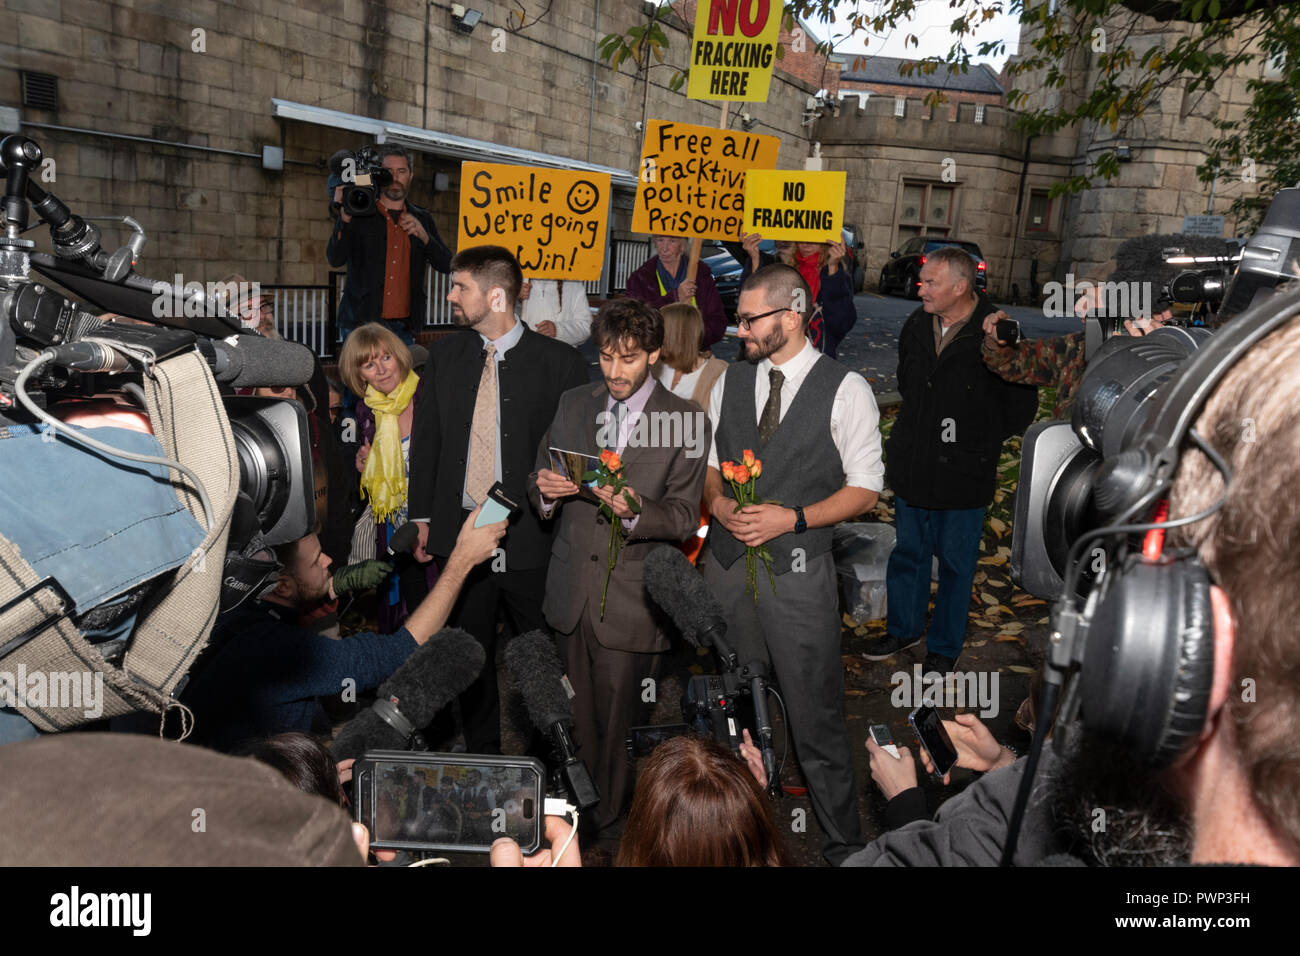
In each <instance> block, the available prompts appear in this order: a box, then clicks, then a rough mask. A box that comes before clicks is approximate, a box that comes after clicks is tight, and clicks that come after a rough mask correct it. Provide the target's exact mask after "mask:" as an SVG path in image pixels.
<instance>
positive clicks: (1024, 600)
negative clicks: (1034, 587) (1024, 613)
mask: <svg viewBox="0 0 1300 956" xmlns="http://www.w3.org/2000/svg"><path fill="white" fill-rule="evenodd" d="M1011 603H1012V604H1014V605H1015V606H1016V607H1031V606H1032V605H1035V604H1046V603H1047V602H1046V601H1044V600H1043V599H1042V598H1036V597H1034V596H1032V595H1029V594H1021V595H1019V596H1018V597H1016V598H1015V599H1014V600H1013V601H1012V602H1011Z"/></svg>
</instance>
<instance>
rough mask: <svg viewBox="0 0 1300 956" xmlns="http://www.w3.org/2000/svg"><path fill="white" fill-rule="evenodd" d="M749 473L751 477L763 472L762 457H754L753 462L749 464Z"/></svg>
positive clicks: (756, 476)
mask: <svg viewBox="0 0 1300 956" xmlns="http://www.w3.org/2000/svg"><path fill="white" fill-rule="evenodd" d="M749 474H750V477H752V478H758V477H760V476H761V475H762V474H763V459H761V458H755V459H754V463H753V464H752V465H750V466H749Z"/></svg>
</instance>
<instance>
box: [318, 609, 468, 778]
mask: <svg viewBox="0 0 1300 956" xmlns="http://www.w3.org/2000/svg"><path fill="white" fill-rule="evenodd" d="M484 659H485V657H484V654H483V645H482V644H480V643H479V642H478V641H476V640H474V638H473V637H471V636H470V635H469V634H467V633H466V632H465V631H462V630H460V629H458V628H444V629H443V630H441V631H439V632H438V633H437V634H435V635H434V636H433V637H432V638H430V639H429V641H428V643H426V644H424V646H422V647H417V648H416V649H415V650H414V651H412V652H411V656H410V657H408V658H407V659H406V661H405V662H404V663H403V664H402V666H401V667H399V668H398V669H397V670H395V671H393V673H392V674H391V675H389V677H388V679H387V680H386V681H384V682H383V683H382V684H380V685H379V689H378V691H376V694H377V696H378V697H379V698H380V699H381V700H387V699H390V698H393V699H396V702H397V708H398V710H400V711H401V712H402V716H404V717H405V718H406V719H407V720H409V721H410V722H411V725H412V726H413V727H415V728H416V729H417V730H418V729H420V728H422V727H427V726H428V725H429V723H430V722H432V720H433V718H434V716H435V715H436V714H437V713H438V711H440V710H442V708H443V707H445V706H447V704H449V703H451V700H452V698H454V697H456V696H457V695H459V694H460V693H461V692H462V691H464V690H465V689H466V688H467V687H469V685H470V684H472V683H474V681H475V680H476V679H477V678H478V675H479V674H480V673H482V671H483V661H484ZM405 746H406V738H405V736H403V735H402V734H399V733H398V732H397V731H396V730H394V729H393V728H392V727H391V726H389V725H388V724H387V723H386V722H385V721H383V720H382V719H381V718H380V717H379V715H378V714H376V713H375V712H374V711H373V710H365V711H362V712H361V713H360V714H358V715H357V716H356V717H354V718H352V719H351V720H349V721H348V722H347V723H346V724H344V725H343V728H342V730H340V731H339V733H338V736H337V737H335V738H334V744H333V745H332V746H331V747H330V750H332V751H333V753H334V755H335V757H337V758H338V759H339V760H346V759H347V758H349V757H359V756H361V755H362V754H363V753H365V752H366V751H367V750H401V749H404V748H405Z"/></svg>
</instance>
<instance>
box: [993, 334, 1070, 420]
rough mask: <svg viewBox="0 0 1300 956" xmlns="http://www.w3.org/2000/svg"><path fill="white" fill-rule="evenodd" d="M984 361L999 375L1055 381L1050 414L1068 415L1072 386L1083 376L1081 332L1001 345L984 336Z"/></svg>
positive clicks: (1015, 379)
mask: <svg viewBox="0 0 1300 956" xmlns="http://www.w3.org/2000/svg"><path fill="white" fill-rule="evenodd" d="M983 353H984V364H985V365H987V366H988V367H989V369H990V370H991V371H993V372H995V373H996V374H997V375H998V376H999V377H1000V378H1002V379H1004V380H1006V381H1008V382H1020V383H1023V384H1025V385H1055V386H1056V405H1055V406H1053V408H1052V417H1053V418H1059V419H1068V418H1069V417H1070V406H1071V405H1072V404H1073V402H1074V390H1075V389H1076V388H1077V387H1078V385H1079V379H1080V378H1082V377H1083V369H1084V363H1083V354H1084V353H1083V333H1082V332H1075V333H1073V334H1071V335H1064V336H1061V337H1059V338H1052V339H1021V340H1020V342H1019V343H1018V344H1017V345H1015V346H1014V347H1010V348H1004V347H1002V346H1000V345H997V344H996V343H995V342H994V341H993V340H992V339H991V338H989V337H988V336H985V337H984V346H983Z"/></svg>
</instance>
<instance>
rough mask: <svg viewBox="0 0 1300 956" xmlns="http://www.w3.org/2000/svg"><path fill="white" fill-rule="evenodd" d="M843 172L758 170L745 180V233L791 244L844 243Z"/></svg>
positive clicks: (844, 178) (844, 179)
mask: <svg viewBox="0 0 1300 956" xmlns="http://www.w3.org/2000/svg"><path fill="white" fill-rule="evenodd" d="M847 180H848V173H846V172H844V171H843V170H838V171H829V172H804V171H802V170H800V171H793V170H785V169H755V170H753V171H751V172H750V173H749V175H747V176H746V177H745V232H756V233H758V234H759V235H760V236H762V237H763V238H764V239H787V240H790V241H791V242H840V241H841V240H842V236H841V234H840V222H841V220H843V218H844V185H845V182H846V181H847Z"/></svg>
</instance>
